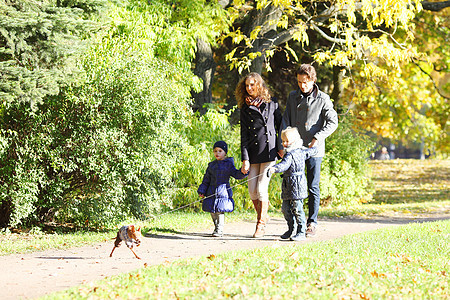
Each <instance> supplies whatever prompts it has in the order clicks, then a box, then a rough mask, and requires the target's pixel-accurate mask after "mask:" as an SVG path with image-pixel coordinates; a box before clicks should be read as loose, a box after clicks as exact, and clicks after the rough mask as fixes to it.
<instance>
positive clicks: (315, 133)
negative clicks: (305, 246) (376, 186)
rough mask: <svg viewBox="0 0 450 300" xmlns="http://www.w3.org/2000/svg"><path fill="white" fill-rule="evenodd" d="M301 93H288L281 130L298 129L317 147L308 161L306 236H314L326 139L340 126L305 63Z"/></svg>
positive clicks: (309, 144) (299, 77)
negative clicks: (315, 152)
mask: <svg viewBox="0 0 450 300" xmlns="http://www.w3.org/2000/svg"><path fill="white" fill-rule="evenodd" d="M296 74H297V83H298V86H299V89H298V90H295V91H292V92H290V93H289V96H288V99H287V103H286V110H285V112H284V115H283V124H282V128H283V129H285V128H287V127H288V126H291V127H297V129H298V131H299V133H300V137H301V138H302V140H303V145H304V146H305V147H309V148H312V147H314V146H315V147H317V151H318V152H317V154H316V155H314V156H313V157H311V158H309V159H308V160H306V174H307V181H308V192H309V198H308V210H309V214H308V220H307V229H306V236H307V237H314V236H315V235H316V231H317V228H316V227H317V215H318V214H319V205H320V185H319V184H320V167H321V164H322V158H323V156H324V155H325V139H326V138H327V137H328V136H329V135H330V134H332V133H333V132H334V131H335V130H336V128H337V126H338V116H337V113H336V111H335V110H334V108H333V103H332V102H331V100H330V96H328V95H327V94H326V93H324V92H322V91H320V90H319V87H318V86H317V84H316V80H317V75H316V70H315V69H314V67H313V66H311V65H309V64H302V65H301V66H300V68H299V69H298V70H297V72H296Z"/></svg>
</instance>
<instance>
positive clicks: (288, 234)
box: [280, 230, 292, 240]
mask: <svg viewBox="0 0 450 300" xmlns="http://www.w3.org/2000/svg"><path fill="white" fill-rule="evenodd" d="M291 235H292V231H291V230H288V231H286V232H285V233H283V234H282V235H280V238H281V239H283V240H287V239H289V238H290V237H291Z"/></svg>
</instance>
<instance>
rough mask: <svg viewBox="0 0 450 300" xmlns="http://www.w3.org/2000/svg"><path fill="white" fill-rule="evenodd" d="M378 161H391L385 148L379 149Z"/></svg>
mask: <svg viewBox="0 0 450 300" xmlns="http://www.w3.org/2000/svg"><path fill="white" fill-rule="evenodd" d="M378 159H381V160H387V159H391V157H390V156H389V153H388V150H387V148H386V147H383V148H381V153H380V156H379V157H378Z"/></svg>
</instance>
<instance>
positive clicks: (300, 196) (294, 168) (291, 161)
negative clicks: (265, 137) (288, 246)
mask: <svg viewBox="0 0 450 300" xmlns="http://www.w3.org/2000/svg"><path fill="white" fill-rule="evenodd" d="M281 140H282V141H283V147H284V148H285V152H286V153H285V154H284V156H283V159H282V161H281V162H279V163H278V164H276V165H275V166H273V167H270V168H269V169H268V171H267V176H268V177H270V176H272V174H273V173H281V172H284V173H283V183H282V187H281V199H283V204H282V206H281V210H282V211H283V215H284V218H285V219H286V222H287V225H288V231H286V232H285V233H284V234H283V235H281V238H282V239H290V240H291V241H302V240H305V239H306V237H305V230H306V218H305V212H304V211H303V200H304V199H305V198H307V197H308V185H307V182H306V176H305V160H307V159H308V158H310V157H311V156H313V155H315V154H317V149H316V148H315V147H313V148H305V147H303V141H302V139H301V137H300V134H299V133H298V130H297V128H295V127H287V128H286V129H285V130H283V131H282V132H281Z"/></svg>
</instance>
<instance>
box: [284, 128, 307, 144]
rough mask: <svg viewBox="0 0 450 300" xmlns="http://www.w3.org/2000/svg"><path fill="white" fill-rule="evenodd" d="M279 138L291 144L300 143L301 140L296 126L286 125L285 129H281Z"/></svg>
mask: <svg viewBox="0 0 450 300" xmlns="http://www.w3.org/2000/svg"><path fill="white" fill-rule="evenodd" d="M281 139H282V140H283V141H285V140H287V141H289V142H290V143H292V144H298V145H299V146H301V145H302V143H303V140H302V138H301V137H300V133H298V130H297V127H290V126H288V127H286V129H284V130H282V131H281Z"/></svg>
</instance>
